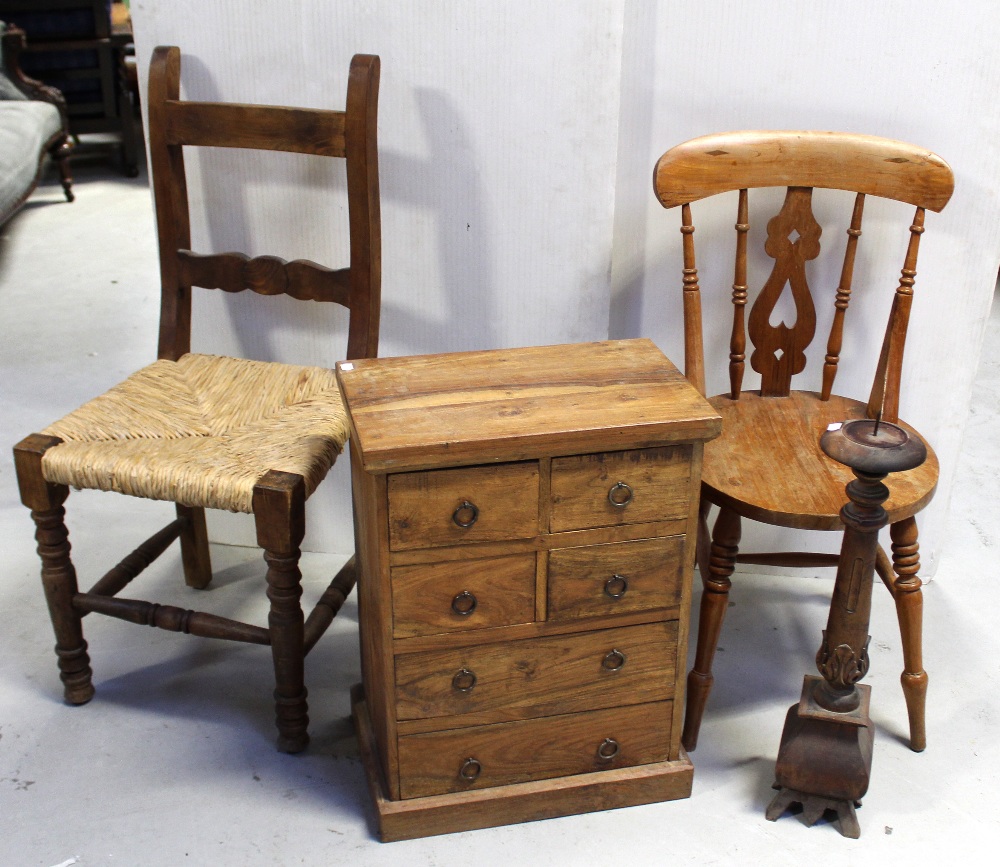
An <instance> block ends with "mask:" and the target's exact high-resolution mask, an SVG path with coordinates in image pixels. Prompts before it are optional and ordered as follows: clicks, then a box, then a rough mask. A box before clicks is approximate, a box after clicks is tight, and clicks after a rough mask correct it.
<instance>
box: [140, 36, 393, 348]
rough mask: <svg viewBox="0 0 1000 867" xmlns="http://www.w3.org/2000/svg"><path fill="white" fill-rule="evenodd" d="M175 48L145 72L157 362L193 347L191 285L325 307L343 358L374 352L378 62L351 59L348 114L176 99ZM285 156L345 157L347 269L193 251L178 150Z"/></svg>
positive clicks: (157, 56)
mask: <svg viewBox="0 0 1000 867" xmlns="http://www.w3.org/2000/svg"><path fill="white" fill-rule="evenodd" d="M180 61H181V55H180V51H179V49H177V48H173V47H160V48H157V49H155V51H154V52H153V58H152V62H151V63H150V73H149V92H148V103H149V129H150V135H149V152H150V162H151V165H152V173H153V190H154V200H155V203H156V222H157V232H158V239H159V248H160V276H161V282H162V290H163V291H162V300H161V306H160V343H159V357H160V358H170V359H177V358H179V357H180V356H181V355H184V354H185V353H187V352H189V351H190V349H191V287H192V286H202V287H206V288H210V289H222V290H223V291H226V292H241V291H243V290H245V289H249V290H251V291H253V292H256V293H258V294H261V295H277V294H286V295H289V296H290V297H292V298H296V299H300V300H313V301H331V302H335V303H338V304H342V305H344V306H346V307H347V308H348V309H349V310H350V324H349V326H348V345H347V354H346V356H343V355H342V356H340V357H346V358H371V357H374V356H375V355H376V354H377V352H378V335H379V319H380V317H379V311H380V307H381V288H380V287H381V268H380V261H381V228H380V227H381V216H380V212H379V185H378V145H377V130H376V125H377V118H378V84H379V59H378V58H377V57H374V56H371V55H361V54H359V55H355V57H354V58H353V59H352V61H351V69H350V76H349V79H348V85H347V105H346V110H344V111H331V110H321V109H306V108H294V107H283V106H269V105H264V106H260V105H246V104H241V103H219V102H189V101H184V100H181V98H180ZM189 146H196V147H225V148H249V149H255V150H269V151H284V152H288V153H299V154H310V155H316V156H324V157H337V158H341V159H345V161H346V164H347V205H348V223H349V227H350V267H349V268H341V269H330V268H326V267H324V266H321V265H317V264H316V263H314V262H308V261H306V260H297V261H294V262H286V261H285V260H283V259H279V258H278V257H276V256H258V257H255V258H250V257H249V256H246V255H244V254H243V253H215V254H210V255H199V254H197V253H193V252H192V251H191V229H190V216H189V208H188V195H187V185H186V179H185V171H184V148H185V147H189Z"/></svg>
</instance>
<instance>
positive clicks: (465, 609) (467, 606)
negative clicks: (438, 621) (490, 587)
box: [451, 590, 479, 617]
mask: <svg viewBox="0 0 1000 867" xmlns="http://www.w3.org/2000/svg"><path fill="white" fill-rule="evenodd" d="M477 605H479V601H478V600H477V599H476V597H475V596H474V595H473V594H472V593H470V592H469V591H468V590H463V591H462V592H461V593H459V594H458V595H456V596H455V598H454V599H452V600H451V610H452V611H454V612H455V613H456V614H457V615H458V616H459V617H468V616H469V615H470V614H472V612H473V611H475V610H476V606H477Z"/></svg>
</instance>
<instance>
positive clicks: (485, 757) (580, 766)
mask: <svg viewBox="0 0 1000 867" xmlns="http://www.w3.org/2000/svg"><path fill="white" fill-rule="evenodd" d="M672 705H673V702H669V701H664V702H656V703H653V704H642V705H633V706H632V707H626V708H612V709H610V710H595V711H590V712H587V713H577V714H568V715H563V716H556V717H546V718H543V719H535V720H524V721H520V722H512V723H498V724H494V725H483V726H472V727H470V728H465V729H451V730H448V731H440V732H429V733H425V734H415V735H407V736H404V737H401V738H400V739H399V776H400V794H401V796H402V797H403V798H417V797H421V796H424V795H440V794H444V793H446V792H463V791H467V790H469V789H482V788H488V787H490V786H502V785H508V784H511V783H524V782H529V781H531V780H544V779H549V778H551V777H560V776H568V775H571V774H584V773H588V772H590V771H604V770H610V769H613V768H624V767H630V766H633V765H645V764H651V763H653V762H661V761H666V760H667V759H668V758H669V752H670V733H671V715H672Z"/></svg>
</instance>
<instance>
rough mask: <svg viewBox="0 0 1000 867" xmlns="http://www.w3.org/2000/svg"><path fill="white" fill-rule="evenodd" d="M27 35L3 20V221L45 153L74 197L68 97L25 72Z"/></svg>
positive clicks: (34, 179)
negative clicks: (21, 56)
mask: <svg viewBox="0 0 1000 867" xmlns="http://www.w3.org/2000/svg"><path fill="white" fill-rule="evenodd" d="M24 38H25V37H24V33H23V32H22V31H20V30H18V29H17V28H15V27H8V26H7V25H5V24H4V23H3V22H2V21H0V225H2V224H3V223H5V222H6V221H7V220H8V219H9V218H10V217H11V216H12V215H13V214H14V213H15V212H16V211H17V209H18V208H20V207H21V205H22V204H24V201H25V199H27V198H28V196H29V195H31V192H32V190H34V189H35V186H36V185H37V184H38V179H39V177H40V176H41V173H42V168H43V167H44V162H45V157H46V155H49V156H51V157H52V158H53V159H54V160H56V162H57V164H58V165H59V171H60V174H61V176H62V185H63V189H64V190H65V192H66V200H67V201H69V202H72V201H73V190H72V183H73V179H72V177H71V176H70V171H69V159H68V157H69V151H70V144H69V124H68V120H67V115H66V102H65V100H64V99H63V97H62V94H61V93H60V92H59V91H58V90H56V89H54V88H52V87H46V86H45V85H44V84H41V83H40V82H37V81H34V80H33V79H30V78H28V77H27V76H25V75H24V73H23V72H22V71H21V69H20V66H19V65H18V55H19V54H20V52H21V49H22V48H23V47H24Z"/></svg>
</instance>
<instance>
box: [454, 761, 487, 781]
mask: <svg viewBox="0 0 1000 867" xmlns="http://www.w3.org/2000/svg"><path fill="white" fill-rule="evenodd" d="M482 770H483V766H482V765H481V764H480V763H479V762H478V761H477V760H476V759H471V758H470V759H466V760H465V761H464V762H462V767H461V768H459V769H458V775H459V776H460V777H461V778H462V779H463V780H465V781H466V782H469V783H471V782H472V781H473V780H474V779H476V777H478V776H479V774H480V773H481V772H482Z"/></svg>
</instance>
